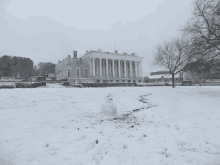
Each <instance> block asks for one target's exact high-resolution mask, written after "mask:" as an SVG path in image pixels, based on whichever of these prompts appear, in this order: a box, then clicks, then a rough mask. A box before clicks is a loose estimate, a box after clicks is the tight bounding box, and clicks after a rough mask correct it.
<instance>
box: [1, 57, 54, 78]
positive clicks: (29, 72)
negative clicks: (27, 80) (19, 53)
mask: <svg viewBox="0 0 220 165" xmlns="http://www.w3.org/2000/svg"><path fill="white" fill-rule="evenodd" d="M55 66H56V65H55V64H53V63H50V62H48V63H43V62H40V63H39V64H38V65H37V66H36V65H34V63H33V61H32V60H31V59H30V58H25V57H16V56H13V57H12V56H8V55H4V56H2V57H0V77H17V76H18V75H19V76H20V77H33V76H42V75H43V74H48V73H55Z"/></svg>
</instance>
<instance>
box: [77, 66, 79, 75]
mask: <svg viewBox="0 0 220 165" xmlns="http://www.w3.org/2000/svg"><path fill="white" fill-rule="evenodd" d="M76 76H79V68H77V69H76Z"/></svg>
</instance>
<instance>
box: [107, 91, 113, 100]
mask: <svg viewBox="0 0 220 165" xmlns="http://www.w3.org/2000/svg"><path fill="white" fill-rule="evenodd" d="M106 99H107V100H108V101H112V100H113V95H112V94H111V93H109V94H108V96H107V98H106Z"/></svg>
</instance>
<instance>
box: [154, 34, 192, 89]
mask: <svg viewBox="0 0 220 165" xmlns="http://www.w3.org/2000/svg"><path fill="white" fill-rule="evenodd" d="M155 49H156V50H155V53H154V56H153V65H156V66H158V67H161V68H164V69H166V70H168V71H169V72H170V74H171V75H172V86H173V88H174V87H175V84H174V76H175V75H176V74H178V73H179V72H181V71H183V70H184V69H185V66H187V64H188V63H190V62H191V61H192V60H193V57H194V53H193V51H192V46H191V44H190V43H189V42H188V41H187V40H186V39H185V38H183V37H179V38H172V39H170V40H168V41H164V42H163V44H158V45H156V46H155Z"/></svg>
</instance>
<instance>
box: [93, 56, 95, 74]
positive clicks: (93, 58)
mask: <svg viewBox="0 0 220 165" xmlns="http://www.w3.org/2000/svg"><path fill="white" fill-rule="evenodd" d="M92 70H93V71H92V73H93V76H95V59H94V58H93V59H92Z"/></svg>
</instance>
